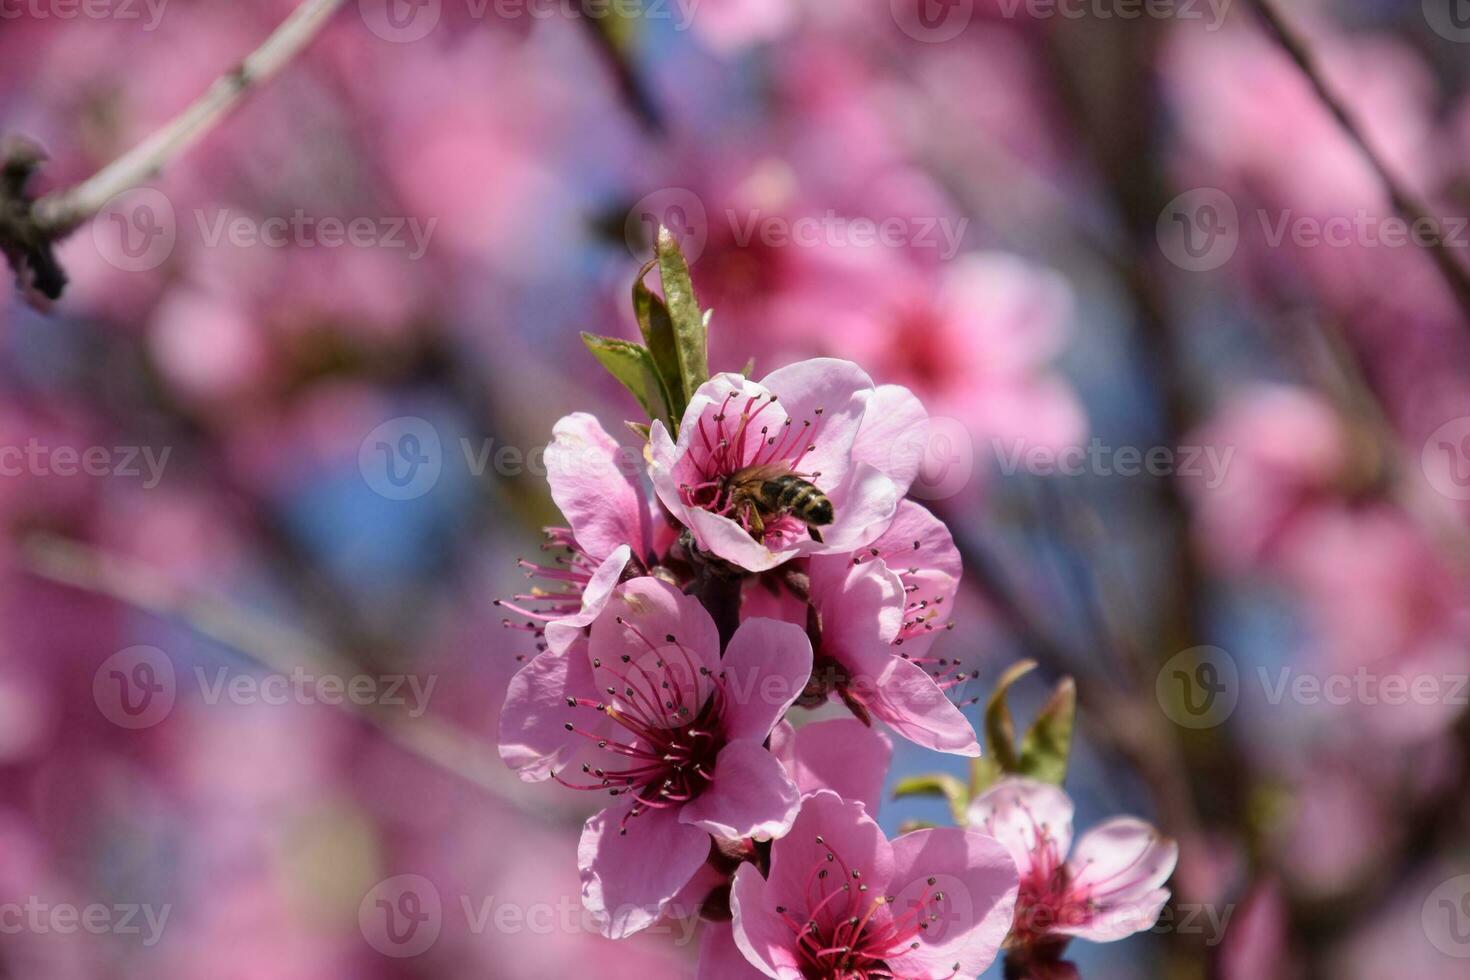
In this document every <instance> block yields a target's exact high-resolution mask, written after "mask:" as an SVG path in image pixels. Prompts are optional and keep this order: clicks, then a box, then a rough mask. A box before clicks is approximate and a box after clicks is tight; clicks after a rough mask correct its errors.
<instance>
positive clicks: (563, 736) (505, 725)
mask: <svg viewBox="0 0 1470 980" xmlns="http://www.w3.org/2000/svg"><path fill="white" fill-rule="evenodd" d="M569 697H575V698H590V699H593V700H596V698H597V687H596V685H595V683H594V681H593V678H592V665H591V664H590V663H588V660H587V647H586V644H585V643H582V644H578V645H577V646H576V647H575V648H574V649H572V650H570V651H568V652H567V653H553V652H550V651H547V652H545V653H542V654H541V655H539V656H537V657H536V658H535V659H533V660H532V661H531V662H530V663H528V664H526V665H525V666H524V667H522V668H521V669H520V670H519V671H517V672H516V675H515V676H514V677H512V678H511V680H510V686H509V687H508V688H507V689H506V692H505V707H503V708H502V709H501V711H500V757H501V758H502V759H504V760H505V764H506V765H508V766H510V767H511V768H512V769H515V770H517V771H518V772H519V773H520V776H521V778H522V779H524V780H527V781H531V782H538V781H540V780H543V779H547V778H549V777H550V776H551V774H552V772H554V771H556V770H558V769H560V768H561V767H562V766H564V765H566V764H567V762H568V761H569V760H570V758H571V756H572V755H573V754H574V753H575V752H576V750H577V749H578V748H580V747H581V746H582V745H584V744H587V743H588V742H589V739H587V738H586V737H585V736H582V735H578V734H576V733H575V732H569V731H567V729H566V726H567V725H568V724H574V725H577V726H579V727H581V728H583V729H587V730H592V731H595V730H596V728H595V726H597V725H599V724H602V723H605V721H606V719H605V717H604V716H603V715H601V714H597V713H594V712H593V711H591V710H590V709H588V708H569V707H567V698H569Z"/></svg>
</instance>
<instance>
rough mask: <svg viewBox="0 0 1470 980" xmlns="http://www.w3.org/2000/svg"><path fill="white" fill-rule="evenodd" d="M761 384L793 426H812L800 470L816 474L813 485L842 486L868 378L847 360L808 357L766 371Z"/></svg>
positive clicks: (868, 394) (869, 388)
mask: <svg viewBox="0 0 1470 980" xmlns="http://www.w3.org/2000/svg"><path fill="white" fill-rule="evenodd" d="M761 386H762V387H764V388H767V389H769V390H770V391H771V392H772V393H773V394H775V395H776V396H777V397H778V399H779V404H780V406H781V408H782V409H784V410H785V412H786V415H787V417H788V418H790V419H792V421H793V423H794V424H796V425H801V424H803V423H804V422H807V421H810V422H812V429H813V445H814V447H815V448H813V449H812V451H811V452H809V453H807V454H806V455H805V456H803V457H802V459H801V464H800V467H799V468H800V469H801V471H802V472H804V473H821V474H822V476H821V479H820V480H818V481H817V482H818V483H819V485H820V486H822V487H823V488H824V489H825V488H827V487H834V486H842V485H843V484H845V483H846V482H847V479H848V473H849V472H850V471H851V469H852V466H853V458H852V451H853V445H854V443H855V442H856V441H857V436H858V431H859V429H860V428H861V427H862V421H863V415H864V414H865V413H866V411H867V406H868V400H869V399H870V398H871V397H872V394H873V390H874V389H873V379H872V378H870V377H868V375H867V373H866V372H865V371H863V369H862V368H860V367H858V366H857V365H856V364H854V363H852V362H851V361H843V360H839V359H837V358H833V357H814V358H811V359H809V360H805V361H797V362H796V363H795V364H788V365H786V366H785V367H783V368H778V369H777V370H775V371H772V372H771V373H770V374H768V375H766V376H765V377H764V378H762V379H761Z"/></svg>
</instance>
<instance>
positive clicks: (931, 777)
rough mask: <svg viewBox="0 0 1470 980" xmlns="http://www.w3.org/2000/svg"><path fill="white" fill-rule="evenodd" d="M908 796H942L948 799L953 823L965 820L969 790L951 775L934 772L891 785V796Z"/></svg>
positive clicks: (896, 797)
mask: <svg viewBox="0 0 1470 980" xmlns="http://www.w3.org/2000/svg"><path fill="white" fill-rule="evenodd" d="M909 796H932V797H943V798H944V799H946V800H948V801H949V812H950V813H951V814H952V815H953V816H954V820H955V823H957V824H961V825H963V824H964V822H965V808H966V807H968V806H969V805H970V791H969V790H968V789H967V788H966V787H965V784H964V783H962V782H960V781H959V780H958V779H956V778H954V777H953V776H949V775H946V774H944V773H939V772H935V773H929V774H928V775H924V776H910V777H909V778H907V779H903V780H900V781H899V783H898V785H897V786H895V787H893V798H894V799H895V800H901V799H904V798H905V797H909Z"/></svg>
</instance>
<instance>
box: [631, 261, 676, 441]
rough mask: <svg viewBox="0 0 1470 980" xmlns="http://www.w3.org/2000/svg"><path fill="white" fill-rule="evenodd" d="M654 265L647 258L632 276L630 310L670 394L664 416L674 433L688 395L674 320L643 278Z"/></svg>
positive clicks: (653, 262) (664, 386)
mask: <svg viewBox="0 0 1470 980" xmlns="http://www.w3.org/2000/svg"><path fill="white" fill-rule="evenodd" d="M656 265H658V259H650V260H649V261H648V263H647V264H645V265H644V266H643V268H642V269H639V270H638V278H637V279H635V280H633V314H634V316H636V317H637V319H638V329H639V330H641V331H642V332H643V342H644V343H646V344H647V345H648V350H649V353H651V354H652V355H653V365H654V368H655V369H656V370H657V371H658V374H659V379H660V380H661V381H662V382H663V388H664V391H666V392H668V394H669V404H668V405H667V409H668V412H667V414H666V415H665V416H664V419H665V421H666V422H667V423H668V424H669V427H670V429H672V430H673V431H674V432H675V434H677V432H678V428H679V421H680V419H682V418H683V417H684V406H685V405H687V404H688V403H689V399H688V397H687V396H686V395H685V394H684V382H683V379H682V376H681V372H680V367H679V344H678V338H676V337H675V336H674V321H673V320H672V319H671V318H670V317H669V309H668V307H667V306H665V305H664V301H663V300H661V299H659V298H658V296H656V295H654V292H653V290H651V289H649V288H648V286H647V284H646V283H644V281H643V280H644V278H645V277H646V276H647V275H648V273H649V272H651V271H652V270H653V267H654V266H656Z"/></svg>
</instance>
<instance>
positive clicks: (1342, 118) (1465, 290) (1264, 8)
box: [1251, 0, 1470, 318]
mask: <svg viewBox="0 0 1470 980" xmlns="http://www.w3.org/2000/svg"><path fill="white" fill-rule="evenodd" d="M1251 2H1252V3H1253V5H1254V6H1255V8H1256V12H1257V13H1259V14H1260V17H1261V20H1262V21H1263V22H1264V23H1265V25H1266V29H1267V32H1268V33H1269V34H1271V36H1272V37H1274V38H1275V39H1276V42H1277V43H1278V44H1280V45H1281V47H1282V49H1283V50H1284V51H1285V52H1286V54H1287V56H1288V57H1290V58H1291V60H1292V61H1293V62H1295V63H1296V66H1297V67H1298V68H1300V69H1301V72H1302V74H1303V75H1305V76H1306V77H1307V81H1308V82H1310V83H1311V86H1312V89H1313V91H1315V92H1316V94H1317V98H1318V99H1320V100H1321V102H1322V104H1323V105H1324V106H1326V107H1327V110H1328V111H1329V112H1330V113H1332V116H1333V118H1334V119H1336V120H1337V123H1338V125H1339V126H1341V127H1342V129H1343V131H1344V132H1345V133H1347V135H1348V138H1349V139H1351V140H1352V141H1353V143H1354V144H1356V145H1357V147H1358V149H1359V150H1360V151H1361V152H1362V154H1363V157H1364V159H1366V160H1367V161H1368V165H1369V166H1371V167H1372V168H1373V170H1374V172H1375V173H1377V174H1378V179H1379V180H1380V181H1382V182H1383V187H1384V190H1386V191H1387V192H1388V197H1389V200H1390V202H1392V204H1393V207H1394V209H1395V210H1396V211H1398V212H1399V215H1400V216H1401V217H1403V218H1405V219H1407V220H1408V221H1409V222H1410V223H1411V224H1412V225H1413V226H1414V227H1416V228H1419V227H1427V228H1430V229H1432V232H1431V233H1430V234H1429V235H1427V236H1421V235H1418V234H1416V235H1414V240H1415V241H1416V242H1418V243H1420V244H1421V246H1422V247H1423V248H1425V249H1427V250H1428V251H1429V254H1430V257H1431V258H1433V259H1434V264H1435V265H1436V266H1438V267H1439V270H1440V273H1441V274H1442V275H1443V276H1444V278H1445V280H1446V281H1447V282H1448V283H1449V286H1450V289H1451V291H1452V292H1453V293H1454V294H1455V298H1456V299H1457V300H1458V301H1459V303H1460V306H1461V308H1462V309H1463V311H1464V312H1465V315H1466V317H1467V318H1470V270H1467V269H1466V268H1465V266H1463V265H1461V264H1460V262H1459V261H1458V260H1457V259H1456V258H1455V257H1454V255H1453V254H1452V253H1451V251H1450V249H1449V246H1448V245H1447V244H1446V243H1445V235H1444V228H1443V226H1442V225H1441V223H1440V221H1439V219H1438V218H1436V217H1435V216H1434V215H1433V214H1432V213H1431V212H1430V209H1429V205H1428V203H1426V202H1425V200H1424V199H1423V198H1421V197H1420V196H1419V195H1418V194H1417V193H1415V192H1414V191H1413V190H1411V189H1410V188H1409V187H1408V186H1407V185H1405V184H1404V182H1403V181H1402V180H1400V179H1399V178H1398V177H1396V176H1395V175H1394V173H1393V171H1392V170H1391V169H1390V168H1389V166H1388V162H1387V161H1386V160H1385V159H1384V158H1383V155H1382V154H1381V153H1379V152H1378V150H1377V149H1376V148H1375V147H1374V146H1373V144H1372V143H1371V142H1370V141H1369V139H1368V137H1367V136H1366V135H1365V133H1364V131H1363V127H1362V126H1361V125H1360V124H1359V123H1358V121H1357V119H1356V118H1354V116H1353V114H1352V112H1351V111H1349V109H1348V107H1347V104H1346V103H1344V102H1343V101H1342V99H1341V98H1340V97H1339V96H1338V94H1337V93H1336V92H1335V91H1334V90H1333V89H1332V86H1331V85H1329V84H1328V82H1327V79H1326V77H1325V75H1324V74H1323V73H1322V69H1321V66H1320V64H1319V62H1318V59H1317V57H1316V56H1315V55H1314V54H1313V52H1312V49H1311V47H1310V45H1308V43H1307V40H1306V38H1305V37H1303V36H1302V35H1301V33H1300V32H1298V31H1297V30H1296V29H1295V28H1294V27H1292V26H1291V24H1289V23H1287V21H1286V18H1285V17H1283V16H1282V14H1281V11H1280V9H1278V7H1277V5H1276V0H1251Z"/></svg>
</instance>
